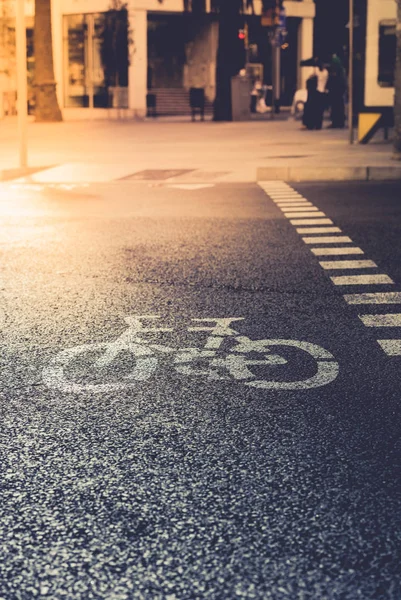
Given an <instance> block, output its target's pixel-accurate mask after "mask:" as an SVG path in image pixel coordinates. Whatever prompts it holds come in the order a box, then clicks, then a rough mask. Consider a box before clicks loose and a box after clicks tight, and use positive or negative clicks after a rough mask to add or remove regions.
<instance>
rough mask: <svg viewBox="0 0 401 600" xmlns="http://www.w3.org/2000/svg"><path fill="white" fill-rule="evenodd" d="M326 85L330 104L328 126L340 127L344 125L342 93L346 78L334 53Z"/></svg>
mask: <svg viewBox="0 0 401 600" xmlns="http://www.w3.org/2000/svg"><path fill="white" fill-rule="evenodd" d="M327 87H328V91H329V102H330V106H331V125H330V127H331V128H332V129H342V128H343V127H344V126H345V102H344V95H345V92H346V89H347V80H346V77H345V71H344V68H343V66H342V64H341V61H340V59H339V58H338V57H337V56H336V55H334V56H333V59H332V63H331V68H330V77H329V81H328V84H327Z"/></svg>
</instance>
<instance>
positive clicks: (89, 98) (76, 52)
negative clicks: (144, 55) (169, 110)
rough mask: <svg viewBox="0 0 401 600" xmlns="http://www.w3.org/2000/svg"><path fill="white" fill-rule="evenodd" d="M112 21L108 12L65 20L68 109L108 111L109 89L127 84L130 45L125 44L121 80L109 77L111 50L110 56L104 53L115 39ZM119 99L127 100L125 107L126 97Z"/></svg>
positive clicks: (76, 16)
mask: <svg viewBox="0 0 401 600" xmlns="http://www.w3.org/2000/svg"><path fill="white" fill-rule="evenodd" d="M109 21H110V17H109V16H108V19H107V20H106V14H105V13H94V14H80V15H68V16H65V17H64V82H65V85H64V89H65V106H66V107H92V106H93V107H94V108H106V107H107V106H109V104H110V102H109V91H110V92H111V90H109V86H111V85H116V83H115V82H114V80H116V81H117V82H118V85H120V86H125V87H126V86H127V85H128V42H126V44H125V45H126V55H127V59H126V61H125V62H124V63H123V67H120V68H119V69H118V75H119V76H118V77H113V78H111V77H110V59H107V57H108V56H109V55H110V50H109V52H108V53H107V52H104V51H102V49H104V48H105V47H106V49H107V48H108V46H109V45H110V39H112V38H111V36H110V23H109ZM119 41H121V40H119ZM112 49H113V48H112ZM114 50H115V49H114ZM119 58H120V56H119ZM106 59H107V60H106ZM121 62H122V61H121ZM105 63H106V64H105ZM112 66H113V65H112ZM120 71H123V73H120ZM119 97H120V98H123V97H124V98H125V100H124V106H125V105H126V102H127V94H125V96H122V95H120V96H119ZM122 107H123V106H122V105H121V108H122Z"/></svg>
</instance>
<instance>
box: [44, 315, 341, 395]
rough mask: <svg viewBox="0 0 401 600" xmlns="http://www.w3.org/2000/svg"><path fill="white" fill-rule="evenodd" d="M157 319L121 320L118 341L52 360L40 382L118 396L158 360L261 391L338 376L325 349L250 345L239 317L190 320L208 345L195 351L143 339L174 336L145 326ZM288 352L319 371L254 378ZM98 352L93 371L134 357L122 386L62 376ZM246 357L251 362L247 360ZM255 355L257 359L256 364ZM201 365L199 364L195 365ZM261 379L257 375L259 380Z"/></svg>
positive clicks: (284, 342) (303, 386) (272, 342)
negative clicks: (283, 377)
mask: <svg viewBox="0 0 401 600" xmlns="http://www.w3.org/2000/svg"><path fill="white" fill-rule="evenodd" d="M159 318H160V317H159V315H135V316H130V317H126V318H125V322H126V323H127V325H128V329H126V330H125V331H124V332H123V333H122V334H121V335H120V337H118V338H117V339H116V340H114V341H111V342H100V343H95V344H83V345H80V346H76V347H73V348H67V349H66V350H62V351H61V352H59V354H57V356H55V357H54V358H53V360H52V361H51V363H50V365H49V366H48V367H45V368H44V369H43V381H44V383H45V384H46V385H47V386H48V387H49V388H51V389H57V390H60V391H63V392H67V393H87V392H91V393H102V392H110V391H122V390H126V389H132V388H135V387H138V382H145V381H148V380H150V379H151V378H152V375H154V373H155V372H156V369H157V367H158V355H159V354H165V355H173V361H172V368H173V369H174V370H175V372H176V373H178V374H181V375H185V376H196V377H203V378H206V379H207V380H209V381H230V380H231V381H232V380H234V381H237V382H241V383H243V384H244V385H246V386H248V387H252V388H257V389H261V390H307V389H313V388H317V387H322V386H325V385H328V384H329V383H332V382H333V381H334V380H335V379H336V377H337V375H338V373H339V365H338V363H337V361H336V360H335V358H334V356H333V355H332V354H331V353H330V352H328V351H327V350H326V349H324V348H322V347H321V346H318V345H317V344H312V343H310V342H304V341H300V340H288V339H261V340H253V339H250V338H248V337H247V336H244V335H241V334H240V332H238V331H236V330H235V329H233V328H232V324H233V323H235V322H239V321H244V318H243V317H229V318H204V319H191V321H192V326H191V327H188V328H187V331H188V332H189V333H199V334H205V333H206V334H207V338H206V342H205V343H204V345H203V346H202V347H201V348H199V347H192V346H191V347H184V348H172V347H171V346H166V345H164V344H162V343H159V342H158V340H157V339H156V340H149V339H147V335H146V334H151V335H154V334H157V335H156V338H157V337H158V335H159V334H161V333H162V334H165V333H169V334H171V333H173V332H174V329H173V328H171V327H149V326H147V325H146V323H145V324H144V321H145V322H146V321H149V320H150V321H151V322H152V323H154V322H155V321H156V320H158V319H159ZM230 339H231V341H232V342H234V346H233V347H231V348H230V349H229V350H227V349H224V348H222V346H223V344H224V342H225V341H226V340H230ZM282 346H284V347H290V348H296V349H299V350H301V351H302V352H304V353H306V354H309V356H311V357H312V358H313V359H314V360H315V363H316V365H317V369H316V373H315V374H314V375H313V376H312V377H306V378H305V379H301V380H298V381H275V380H272V381H270V380H266V379H260V378H258V375H257V374H255V373H254V371H253V370H252V368H253V367H255V366H256V367H261V366H263V367H266V366H268V367H275V366H280V365H287V363H288V360H287V359H286V358H284V357H283V356H281V355H280V354H274V353H272V351H274V350H277V347H282ZM99 352H102V355H101V356H100V357H99V358H97V359H96V360H94V361H93V366H94V368H95V370H96V369H97V370H98V371H99V372H102V369H105V368H106V367H109V366H110V365H112V364H115V361H116V360H117V359H118V357H119V355H120V354H121V353H122V352H125V353H126V352H129V353H131V354H132V355H133V356H134V357H135V365H134V367H133V369H132V370H131V371H130V373H128V375H125V376H124V377H123V379H124V381H123V382H115V383H85V384H82V383H77V382H76V381H71V380H69V379H68V377H67V375H66V368H67V367H69V366H71V363H73V362H74V360H76V359H77V358H81V359H82V356H85V355H88V354H93V353H99ZM248 355H250V356H248ZM255 355H260V358H256V357H255ZM199 362H201V364H199ZM259 377H260V375H259Z"/></svg>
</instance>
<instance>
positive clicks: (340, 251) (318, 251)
mask: <svg viewBox="0 0 401 600" xmlns="http://www.w3.org/2000/svg"><path fill="white" fill-rule="evenodd" d="M311 252H313V254H314V255H315V256H342V255H346V254H365V253H364V251H363V250H361V248H358V247H357V246H352V247H350V246H345V247H344V248H311Z"/></svg>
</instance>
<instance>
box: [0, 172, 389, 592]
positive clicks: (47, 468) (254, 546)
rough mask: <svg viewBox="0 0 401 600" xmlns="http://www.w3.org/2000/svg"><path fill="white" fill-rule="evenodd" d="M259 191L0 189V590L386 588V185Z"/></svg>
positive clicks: (125, 185)
mask: <svg viewBox="0 0 401 600" xmlns="http://www.w3.org/2000/svg"><path fill="white" fill-rule="evenodd" d="M184 187H185V186H184ZM262 187H263V186H262ZM262 187H260V186H258V185H256V184H254V185H253V184H246V185H245V184H243V185H241V184H235V185H234V184H233V185H231V184H218V185H215V186H210V187H202V188H200V189H183V188H182V187H181V188H180V187H176V186H174V185H169V184H165V183H159V182H156V183H151V182H132V181H131V182H118V183H110V184H99V185H90V186H71V187H69V186H59V185H54V186H43V187H41V186H35V185H32V186H29V185H22V184H9V185H3V186H2V187H1V190H0V216H1V222H2V230H1V238H0V252H1V261H0V293H1V298H2V301H1V305H0V327H1V332H2V354H1V358H0V361H1V369H0V383H1V392H0V407H1V413H2V419H1V438H0V441H1V445H0V452H1V458H0V465H1V490H0V491H1V494H0V495H1V499H0V539H1V545H0V598H1V600H14V599H16V600H19V599H23V600H25V599H26V600H30V599H32V598H49V599H51V600H58V599H62V598H63V599H64V598H68V599H79V600H81V599H82V600H92V599H103V598H107V599H113V600H125V599H126V600H130V599H134V600H137V599H144V600H148V599H150V600H153V599H154V600H159V599H160V600H186V599H192V598H194V599H209V598H210V599H216V600H225V599H227V600H233V599H235V598H244V599H254V598H255V599H263V600H268V599H272V600H281V599H286V598H290V599H300V600H304V599H305V600H306V599H312V598H313V599H316V600H324V599H330V600H331V599H338V600H340V599H341V600H356V599H358V598H360V599H362V600H369V599H384V598H385V599H387V598H388V599H395V600H399V599H400V598H401V574H400V564H401V520H400V514H401V512H400V509H401V477H400V476H401V472H400V467H401V442H400V439H401V438H400V433H401V423H400V416H401V376H400V373H401V356H397V355H396V354H397V348H398V346H397V344H398V342H397V340H400V339H401V329H400V327H397V326H394V325H396V324H397V322H398V321H397V318H398V317H397V315H399V314H400V313H401V311H400V304H401V300H400V299H399V298H398V297H397V295H396V294H397V292H401V202H400V200H401V185H400V184H388V183H386V184H380V185H379V184H378V185H375V184H372V183H370V184H338V185H333V184H330V185H329V184H313V185H306V184H299V185H294V186H291V188H292V189H291V190H290V189H289V188H288V187H287V186H283V187H282V188H281V190H277V186H276V185H273V186H271V185H270V186H269V185H266V186H264V187H265V188H266V189H268V191H269V190H270V196H269V195H268V194H267V193H266V191H265V190H264V189H262ZM294 189H295V190H298V191H299V192H300V194H301V196H302V198H306V199H307V201H310V202H311V203H312V205H313V207H312V208H314V207H316V208H318V209H320V211H323V212H324V215H323V216H322V217H321V218H323V219H327V218H329V219H330V220H332V222H333V223H332V224H329V225H324V224H320V225H318V227H323V226H324V227H328V228H329V229H330V228H332V227H338V228H339V231H335V232H330V231H329V232H328V233H327V236H349V237H350V241H348V242H341V243H335V242H334V243H333V242H328V241H326V242H325V243H316V242H313V241H312V242H310V241H307V240H305V241H304V240H303V239H302V238H304V237H306V238H307V237H313V236H314V235H316V234H315V233H313V232H298V231H297V229H301V228H304V229H308V228H312V229H313V227H314V226H313V225H300V224H297V223H295V224H293V223H292V221H293V220H294V219H295V217H294V216H288V217H287V216H285V215H284V214H283V212H282V210H281V208H280V207H279V206H278V205H277V203H280V200H282V199H283V198H287V200H284V202H285V201H287V202H288V201H289V200H288V198H290V199H291V198H294V200H295V202H291V203H292V204H294V206H293V207H292V208H291V207H288V205H287V208H285V207H282V208H283V210H285V211H286V212H289V213H291V211H292V209H296V211H295V212H297V211H298V212H299V213H300V214H302V211H301V210H300V209H301V208H302V205H303V204H304V202H305V201H304V200H302V198H301V204H299V201H300V200H299V199H300V196H294V194H293V192H292V190H294ZM272 197H273V198H272ZM273 200H274V201H273ZM297 204H298V205H299V207H297V206H296V205H297ZM306 206H307V207H309V206H311V205H306ZM299 218H300V219H301V220H302V219H305V218H306V219H308V216H306V217H299ZM295 220H298V219H295ZM318 235H321V236H322V237H324V236H325V235H326V234H324V233H321V234H318ZM351 240H352V242H351ZM322 247H323V248H339V247H342V248H343V247H347V248H348V247H351V248H360V249H361V252H362V251H363V252H364V254H354V255H345V256H339V255H338V256H336V255H318V256H316V255H315V253H314V252H313V251H312V249H316V248H322ZM330 260H370V261H374V263H375V264H376V265H377V266H369V267H367V266H366V263H365V265H364V266H358V267H356V268H353V269H349V268H337V269H335V270H332V269H327V265H326V268H323V267H322V265H321V264H320V263H321V262H323V263H324V262H328V261H330ZM349 266H350V265H348V267H349ZM339 267H341V265H339ZM360 274H364V275H366V274H367V275H369V274H373V275H381V276H382V277H384V279H382V281H383V283H370V284H366V283H363V284H361V283H358V284H355V280H354V282H353V284H350V283H347V284H346V285H345V280H337V281H336V282H334V281H333V280H332V279H331V277H348V276H351V277H353V276H357V277H358V276H359V275H360ZM385 277H387V278H390V279H391V280H392V281H393V283H389V282H388V281H387V280H386V279H385ZM358 281H359V280H358ZM381 292H383V294H388V293H389V292H391V293H393V294H394V295H393V296H391V297H390V296H388V295H382V296H380V297H378V296H377V294H378V293H381ZM363 293H369V294H372V293H374V294H376V295H375V296H374V297H373V296H369V302H373V301H375V302H376V303H375V304H371V303H368V300H367V299H366V298H367V297H363V296H360V294H363ZM345 294H346V295H348V296H350V295H352V296H353V298H350V297H348V298H344V295H345ZM357 295H358V296H357ZM358 298H359V300H358ZM363 298H365V300H363ZM373 298H374V299H375V300H373ZM378 298H379V300H380V302H379V303H378ZM397 298H398V299H397ZM357 301H358V302H362V301H363V302H364V303H360V304H354V302H357ZM390 302H391V303H390ZM385 315H387V316H385ZM361 317H362V318H361ZM235 319H238V320H235ZM383 319H384V320H383ZM384 324H385V325H387V326H385V327H384V326H383V325H384ZM379 325H380V326H379ZM389 325H392V326H389ZM149 329H154V330H155V331H153V332H152V331H149ZM161 329H164V330H165V331H160V330H161ZM255 340H262V341H259V343H254V341H255ZM263 340H264V341H263ZM378 340H387V345H385V346H383V345H380V344H379V343H378ZM388 340H390V342H389V341H388ZM185 349H186V350H185Z"/></svg>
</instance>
